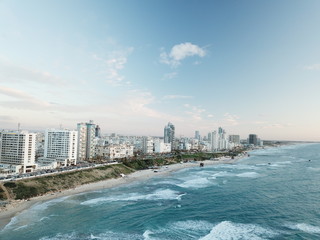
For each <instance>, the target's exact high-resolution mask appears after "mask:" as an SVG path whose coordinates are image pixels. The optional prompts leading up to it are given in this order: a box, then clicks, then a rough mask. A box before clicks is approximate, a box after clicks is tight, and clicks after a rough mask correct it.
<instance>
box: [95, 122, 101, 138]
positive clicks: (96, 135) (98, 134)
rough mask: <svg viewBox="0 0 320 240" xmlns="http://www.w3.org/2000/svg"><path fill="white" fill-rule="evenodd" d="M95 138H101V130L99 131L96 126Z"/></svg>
mask: <svg viewBox="0 0 320 240" xmlns="http://www.w3.org/2000/svg"><path fill="white" fill-rule="evenodd" d="M95 137H97V138H100V137H101V129H100V127H99V125H96V131H95Z"/></svg>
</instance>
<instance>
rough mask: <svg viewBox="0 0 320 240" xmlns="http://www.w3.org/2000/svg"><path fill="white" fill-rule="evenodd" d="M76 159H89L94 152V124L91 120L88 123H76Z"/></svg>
mask: <svg viewBox="0 0 320 240" xmlns="http://www.w3.org/2000/svg"><path fill="white" fill-rule="evenodd" d="M77 129H78V160H80V161H83V160H90V159H92V158H93V156H94V154H95V152H94V151H95V150H94V139H95V135H96V124H94V123H93V121H92V120H90V121H89V123H78V124H77Z"/></svg>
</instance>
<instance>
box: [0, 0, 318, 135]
mask: <svg viewBox="0 0 320 240" xmlns="http://www.w3.org/2000/svg"><path fill="white" fill-rule="evenodd" d="M319 12H320V1H318V0H314V1H312V0H306V1H300V0H298V1H295V0H288V1H286V0H281V1H276V0H270V1H255V0H252V1H250V0H244V1H214V0H208V1H205V0H202V1H193V0H181V1H180V0H161V1H160V0H159V1H156V0H155V1H150V0H135V1H128V0H107V1H98V0H90V1H89V0H86V1H82V0H75V1H73V0H67V1H65V0H52V1H51V0H45V1H42V0H38V1H34V0H28V1H24V0H20V1H17V0H8V1H7V0H0V128H1V129H15V128H17V125H18V123H21V127H22V128H23V129H29V130H43V129H45V128H58V127H59V126H60V125H62V126H63V127H65V128H71V129H72V128H75V127H76V124H77V123H78V122H84V121H88V120H90V119H92V120H94V121H95V122H96V123H98V124H99V125H100V127H101V129H102V132H104V133H111V132H116V133H120V134H128V135H129V134H130V135H155V136H161V135H162V134H163V128H164V126H165V125H166V124H167V123H168V122H169V121H170V122H172V123H173V124H174V125H175V126H176V134H177V136H180V135H182V136H193V135H194V131H195V130H199V131H200V133H201V135H205V134H207V133H208V132H210V131H212V130H214V129H216V128H217V127H219V126H222V127H223V128H225V129H226V131H227V132H228V133H229V134H240V136H241V137H242V138H246V137H247V135H248V134H249V133H256V134H258V135H259V137H261V138H262V139H281V140H282V139H283V140H285V139H288V140H320V108H319V104H320V45H319V44H320V29H319V24H320V14H319Z"/></svg>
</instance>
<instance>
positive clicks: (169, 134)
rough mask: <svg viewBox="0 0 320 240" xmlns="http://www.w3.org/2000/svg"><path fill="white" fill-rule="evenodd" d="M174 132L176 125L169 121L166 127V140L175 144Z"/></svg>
mask: <svg viewBox="0 0 320 240" xmlns="http://www.w3.org/2000/svg"><path fill="white" fill-rule="evenodd" d="M174 134H175V127H174V125H173V124H172V123H170V122H169V123H168V125H167V126H165V127H164V142H165V143H171V144H173V143H174Z"/></svg>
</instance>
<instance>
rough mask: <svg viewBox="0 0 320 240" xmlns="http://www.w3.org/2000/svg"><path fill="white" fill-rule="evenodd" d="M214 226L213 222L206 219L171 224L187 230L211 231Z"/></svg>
mask: <svg viewBox="0 0 320 240" xmlns="http://www.w3.org/2000/svg"><path fill="white" fill-rule="evenodd" d="M212 227H213V224H211V223H209V222H206V221H201V220H199V221H194V220H187V221H178V222H174V223H172V224H171V228H174V229H185V230H191V231H210V229H212Z"/></svg>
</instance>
